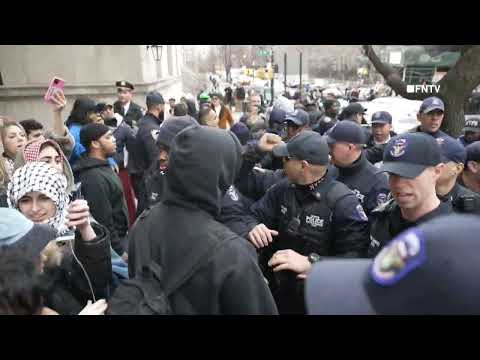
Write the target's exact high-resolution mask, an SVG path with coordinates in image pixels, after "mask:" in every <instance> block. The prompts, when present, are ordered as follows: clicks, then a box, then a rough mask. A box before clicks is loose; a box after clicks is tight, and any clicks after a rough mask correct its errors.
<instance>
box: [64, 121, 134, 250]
mask: <svg viewBox="0 0 480 360" xmlns="http://www.w3.org/2000/svg"><path fill="white" fill-rule="evenodd" d="M80 140H81V143H82V145H83V146H84V147H85V149H86V150H87V151H86V153H85V154H84V155H82V157H81V158H80V160H79V161H78V163H77V164H76V165H75V166H74V168H73V171H74V173H76V176H77V177H78V179H79V180H80V182H81V184H82V191H83V195H84V196H85V199H86V200H87V201H88V204H89V206H90V209H91V213H92V215H93V217H94V218H95V220H96V221H98V222H99V223H100V224H102V225H103V226H105V227H106V228H107V229H108V231H109V233H110V238H111V244H112V248H113V249H114V250H115V251H116V252H117V254H118V255H120V256H122V257H123V258H124V260H126V259H127V254H126V249H127V244H126V235H127V230H128V211H127V205H126V202H125V197H124V194H123V188H122V183H121V181H120V178H119V177H118V176H117V175H116V174H115V173H114V172H113V170H112V169H111V168H110V167H109V165H108V162H107V158H108V157H109V156H112V155H113V154H114V153H115V150H116V143H115V138H114V137H113V135H112V131H111V130H110V129H109V128H108V127H107V126H106V125H101V124H88V125H86V126H85V127H84V128H83V129H82V131H81V133H80Z"/></svg>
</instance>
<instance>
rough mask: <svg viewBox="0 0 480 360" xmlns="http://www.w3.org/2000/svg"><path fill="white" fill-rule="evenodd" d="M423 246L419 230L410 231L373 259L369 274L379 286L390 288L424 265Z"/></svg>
mask: <svg viewBox="0 0 480 360" xmlns="http://www.w3.org/2000/svg"><path fill="white" fill-rule="evenodd" d="M425 260H426V255H425V246H424V240H423V235H422V233H421V231H420V230H418V229H412V230H408V231H406V232H404V233H403V234H400V235H399V236H397V237H396V238H395V239H393V240H392V241H391V242H390V243H389V244H387V246H385V247H384V248H383V249H382V251H380V253H379V254H378V255H377V256H376V257H375V259H374V261H373V263H372V267H371V270H370V274H371V276H372V279H373V280H374V281H375V282H376V283H377V284H379V285H384V286H391V285H395V284H396V283H398V282H399V281H400V280H402V279H403V278H404V277H405V276H407V274H408V273H410V272H412V271H413V270H414V269H416V268H418V267H420V266H422V264H424V263H425Z"/></svg>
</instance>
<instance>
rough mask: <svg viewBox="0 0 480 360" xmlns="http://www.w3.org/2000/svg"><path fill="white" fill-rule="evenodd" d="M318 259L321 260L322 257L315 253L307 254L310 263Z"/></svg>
mask: <svg viewBox="0 0 480 360" xmlns="http://www.w3.org/2000/svg"><path fill="white" fill-rule="evenodd" d="M320 260H322V257H321V256H320V255H318V254H316V253H311V254H309V255H308V261H309V262H310V264H315V263H316V262H318V261H320Z"/></svg>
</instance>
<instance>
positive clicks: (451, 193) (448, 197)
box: [437, 182, 460, 201]
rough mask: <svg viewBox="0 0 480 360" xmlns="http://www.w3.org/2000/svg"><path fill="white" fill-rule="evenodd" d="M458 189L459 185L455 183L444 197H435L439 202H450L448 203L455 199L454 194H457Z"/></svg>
mask: <svg viewBox="0 0 480 360" xmlns="http://www.w3.org/2000/svg"><path fill="white" fill-rule="evenodd" d="M459 189H460V185H459V184H458V183H457V182H455V184H454V185H453V187H452V189H451V190H450V191H449V192H448V193H447V194H445V195H437V197H438V198H439V199H440V200H441V201H447V200H450V201H453V198H454V197H456V194H457V193H458V190H459Z"/></svg>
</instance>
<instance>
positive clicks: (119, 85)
mask: <svg viewBox="0 0 480 360" xmlns="http://www.w3.org/2000/svg"><path fill="white" fill-rule="evenodd" d="M115 86H116V87H117V88H122V87H124V88H128V89H130V90H133V89H134V87H133V85H132V84H131V83H129V82H128V81H125V80H120V81H117V82H116V83H115Z"/></svg>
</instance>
